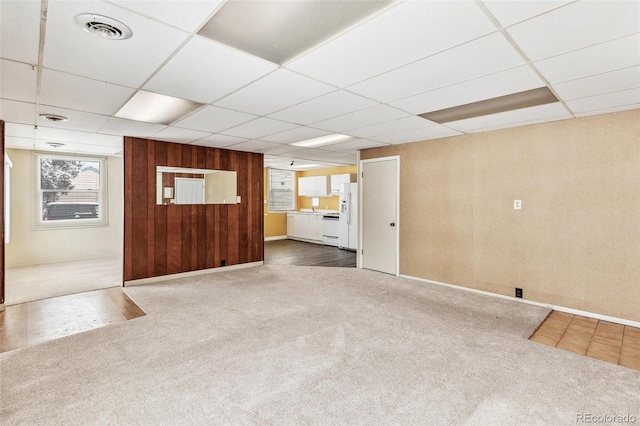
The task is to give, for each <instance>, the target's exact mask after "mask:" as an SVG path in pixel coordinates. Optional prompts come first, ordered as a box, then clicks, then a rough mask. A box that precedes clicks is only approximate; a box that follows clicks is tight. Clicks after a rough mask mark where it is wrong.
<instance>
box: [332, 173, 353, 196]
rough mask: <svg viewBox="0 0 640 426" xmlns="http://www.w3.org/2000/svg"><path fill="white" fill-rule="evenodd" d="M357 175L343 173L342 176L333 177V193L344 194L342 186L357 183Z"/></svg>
mask: <svg viewBox="0 0 640 426" xmlns="http://www.w3.org/2000/svg"><path fill="white" fill-rule="evenodd" d="M355 178H356V175H355V173H343V174H340V175H331V193H332V194H339V193H340V192H342V184H343V183H350V182H355V181H356V179H355Z"/></svg>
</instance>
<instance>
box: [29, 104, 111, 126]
mask: <svg viewBox="0 0 640 426" xmlns="http://www.w3.org/2000/svg"><path fill="white" fill-rule="evenodd" d="M38 113H39V114H55V115H61V116H63V117H67V118H68V119H69V120H68V121H61V122H59V123H53V122H51V121H47V120H45V119H43V118H42V117H38V118H37V120H38V121H37V123H38V126H45V127H53V128H58V129H68V130H80V131H84V132H97V131H98V129H99V128H100V127H102V125H103V124H104V123H106V121H107V120H108V119H109V117H108V116H106V115H99V114H92V113H90V112H83V111H75V110H71V109H65V108H59V107H52V106H48V105H42V104H41V105H40V108H39V109H38Z"/></svg>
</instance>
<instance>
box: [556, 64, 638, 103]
mask: <svg viewBox="0 0 640 426" xmlns="http://www.w3.org/2000/svg"><path fill="white" fill-rule="evenodd" d="M636 87H640V66H635V67H630V68H625V69H621V70H617V71H612V72H608V73H604V74H598V75H593V76H590V77H584V78H580V79H578V80H571V81H567V82H564V83H558V84H554V85H553V89H554V90H555V91H556V93H557V94H558V95H559V96H560V97H561V98H562V99H563V100H565V101H566V100H571V99H578V98H584V97H587V96H595V95H602V94H604V93H610V92H618V91H621V90H626V89H633V88H636Z"/></svg>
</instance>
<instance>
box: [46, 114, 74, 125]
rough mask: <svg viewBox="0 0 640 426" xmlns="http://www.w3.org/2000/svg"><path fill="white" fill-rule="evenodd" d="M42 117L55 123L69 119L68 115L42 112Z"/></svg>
mask: <svg viewBox="0 0 640 426" xmlns="http://www.w3.org/2000/svg"><path fill="white" fill-rule="evenodd" d="M40 118H42V119H43V120H47V121H52V122H54V123H60V122H62V121H67V120H69V119H68V118H67V117H64V116H62V115H56V114H40Z"/></svg>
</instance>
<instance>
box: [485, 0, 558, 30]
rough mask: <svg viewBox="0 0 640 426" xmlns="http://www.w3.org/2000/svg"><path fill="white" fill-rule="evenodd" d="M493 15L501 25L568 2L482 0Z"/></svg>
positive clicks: (510, 23)
mask: <svg viewBox="0 0 640 426" xmlns="http://www.w3.org/2000/svg"><path fill="white" fill-rule="evenodd" d="M482 2H483V3H484V4H485V5H486V6H487V8H489V10H490V11H491V13H492V14H493V16H495V17H496V19H497V20H498V21H499V22H500V24H502V26H503V27H506V26H509V25H512V24H515V23H516V22H520V21H523V20H525V19H527V18H531V17H533V16H536V15H539V14H541V13H544V12H547V11H549V10H551V9H555V8H557V7H560V6H564V5H566V4H568V3H570V0H564V1H540V0H538V1H504V0H497V1H496V0H489V1H487V0H483V1H482Z"/></svg>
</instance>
